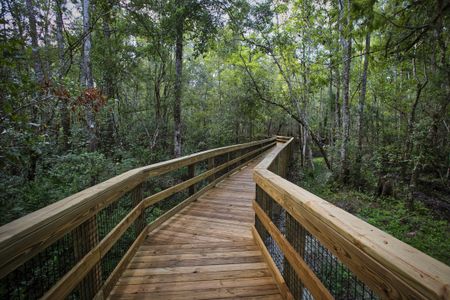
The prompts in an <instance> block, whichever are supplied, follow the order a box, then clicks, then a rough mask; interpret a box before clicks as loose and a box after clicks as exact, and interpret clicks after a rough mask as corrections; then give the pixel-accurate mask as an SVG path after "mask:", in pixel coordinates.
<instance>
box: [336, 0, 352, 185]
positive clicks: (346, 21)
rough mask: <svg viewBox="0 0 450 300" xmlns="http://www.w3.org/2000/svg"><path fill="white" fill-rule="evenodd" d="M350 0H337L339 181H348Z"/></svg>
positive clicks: (350, 49)
mask: <svg viewBox="0 0 450 300" xmlns="http://www.w3.org/2000/svg"><path fill="white" fill-rule="evenodd" d="M350 9H351V8H350V0H339V32H340V35H341V37H340V39H341V44H342V51H343V55H342V60H343V61H342V94H343V95H342V144H341V174H340V176H341V181H342V182H343V183H348V180H349V176H350V162H349V159H348V155H349V154H348V152H349V151H348V147H349V140H350V103H349V100H350V67H351V59H352V35H351V30H352V26H351V15H350Z"/></svg>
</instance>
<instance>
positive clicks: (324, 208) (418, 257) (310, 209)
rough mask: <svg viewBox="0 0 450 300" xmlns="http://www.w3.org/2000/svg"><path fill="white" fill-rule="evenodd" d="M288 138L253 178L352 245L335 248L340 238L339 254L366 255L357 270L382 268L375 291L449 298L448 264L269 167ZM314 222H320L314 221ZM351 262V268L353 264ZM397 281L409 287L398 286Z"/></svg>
mask: <svg viewBox="0 0 450 300" xmlns="http://www.w3.org/2000/svg"><path fill="white" fill-rule="evenodd" d="M290 142H292V139H290V140H288V141H286V143H285V144H282V145H280V144H278V145H277V146H276V147H274V148H273V149H272V151H271V153H269V154H268V155H267V156H266V157H265V159H264V160H263V161H261V162H260V163H259V164H258V166H257V167H256V168H255V170H254V179H255V182H256V183H257V184H258V185H259V186H260V187H261V188H263V189H264V190H265V191H266V192H267V193H268V194H269V195H270V196H271V197H272V198H273V199H274V200H276V201H277V202H278V203H279V204H280V205H281V206H282V207H283V208H285V209H286V211H288V212H290V213H291V215H292V214H293V213H294V215H293V217H294V218H296V219H297V218H299V214H300V213H298V212H299V211H301V213H302V214H308V215H309V216H310V217H311V218H310V219H308V222H310V223H311V224H312V225H311V226H315V225H320V227H321V228H322V230H326V231H327V233H328V234H332V235H333V236H334V237H335V239H342V240H345V241H346V242H348V245H351V246H352V247H354V249H356V250H355V251H356V252H353V253H352V252H348V251H349V249H339V247H340V246H339V245H338V244H336V245H335V246H334V247H335V248H336V249H330V250H334V252H335V253H338V254H340V255H337V256H338V257H340V256H344V255H347V256H351V257H350V258H349V259H350V260H355V259H357V258H356V257H354V255H356V253H359V254H358V255H361V256H362V257H363V258H364V257H365V259H366V260H365V261H364V260H362V264H361V265H359V266H356V267H357V268H359V273H360V274H363V273H364V272H367V273H370V272H373V271H374V270H375V269H377V270H384V271H385V272H384V273H376V274H370V275H369V276H368V278H369V277H370V278H372V280H373V278H377V282H373V281H372V282H368V285H369V286H372V287H373V286H374V285H378V286H377V290H378V291H380V290H383V289H386V291H385V293H384V295H390V296H395V298H401V297H403V296H404V295H408V294H409V295H411V292H412V293H413V295H414V296H419V297H423V298H435V299H450V267H448V266H447V265H445V264H444V263H442V262H440V261H438V260H436V259H434V258H432V257H430V256H428V255H426V254H425V253H423V252H421V251H419V250H417V249H416V248H414V247H412V246H410V245H408V244H406V243H404V242H402V241H400V240H398V239H396V238H395V237H393V236H391V235H389V234H388V233H386V232H384V231H382V230H380V229H378V228H376V227H374V226H372V225H370V224H368V223H366V222H365V221H363V220H361V219H359V218H358V217H355V216H354V215H352V214H350V213H348V212H346V211H344V210H343V209H340V208H338V207H336V206H334V205H333V204H331V203H329V202H328V201H326V200H324V199H322V198H320V197H318V196H316V195H314V194H312V193H310V192H308V191H306V190H304V189H303V188H301V187H299V186H297V185H295V184H293V183H291V182H289V181H288V180H286V179H284V178H282V177H281V176H278V175H277V174H275V173H273V172H271V171H270V170H268V168H269V166H270V165H271V164H272V163H273V162H274V161H275V159H276V158H277V156H278V155H279V154H280V153H281V152H282V151H283V149H284V148H285V147H287V146H288V144H289V143H290ZM295 214H297V215H295ZM317 222H319V223H320V224H314V223H317ZM325 234H326V233H325ZM341 246H342V244H341ZM340 258H342V257H340ZM350 267H351V268H353V269H354V268H355V265H354V266H350ZM364 279H366V278H364ZM369 280H371V279H369ZM396 283H398V286H396V285H395V284H396ZM400 286H404V287H407V288H408V289H410V291H409V292H408V291H406V290H401V289H402V288H401V287H400ZM392 289H393V290H392ZM395 289H398V290H397V291H395Z"/></svg>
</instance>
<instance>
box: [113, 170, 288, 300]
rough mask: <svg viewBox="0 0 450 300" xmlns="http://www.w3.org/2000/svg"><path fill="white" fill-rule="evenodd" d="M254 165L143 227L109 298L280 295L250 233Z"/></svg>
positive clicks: (234, 297) (268, 297)
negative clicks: (143, 233) (151, 225)
mask: <svg viewBox="0 0 450 300" xmlns="http://www.w3.org/2000/svg"><path fill="white" fill-rule="evenodd" d="M255 164H256V162H252V163H250V165H248V166H247V167H245V168H244V169H242V170H241V171H240V172H237V173H234V174H233V175H231V176H230V177H229V178H227V179H225V180H224V181H221V182H218V183H216V186H215V187H214V188H211V189H210V190H209V191H208V192H206V193H205V194H203V195H202V196H201V197H199V198H198V199H197V200H196V201H193V202H191V203H190V204H189V205H187V206H186V207H184V208H183V209H182V210H181V211H179V212H178V213H176V214H174V215H173V216H171V217H170V218H168V219H167V220H165V222H164V223H161V224H159V226H157V227H156V228H154V229H153V231H151V232H149V234H148V236H147V238H146V240H145V241H144V242H143V244H142V245H141V246H140V247H139V249H138V250H137V252H136V254H135V256H134V257H133V259H131V261H130V263H129V264H128V266H127V268H126V270H125V271H124V272H123V274H122V276H121V277H120V278H119V280H118V282H117V284H116V286H115V287H114V289H113V290H112V291H111V294H110V295H109V298H110V299H165V300H167V299H236V298H245V299H246V298H248V299H282V297H281V294H280V290H279V289H278V286H277V283H276V281H275V279H274V278H273V276H272V274H271V272H270V270H269V268H268V264H267V262H266V261H265V260H264V257H263V255H262V252H261V250H260V248H259V247H258V246H257V245H256V243H255V240H254V237H253V235H252V226H253V223H254V212H253V209H252V207H251V203H252V200H253V199H254V190H255V185H254V183H253V182H252V180H251V176H252V171H253V167H254V166H255ZM232 187H235V188H234V189H233V188H232Z"/></svg>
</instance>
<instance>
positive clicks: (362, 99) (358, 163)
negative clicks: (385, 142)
mask: <svg viewBox="0 0 450 300" xmlns="http://www.w3.org/2000/svg"><path fill="white" fill-rule="evenodd" d="M369 53H370V32H367V33H366V37H365V48H364V63H363V71H362V75H361V93H360V95H359V103H358V116H357V121H356V123H357V127H358V151H357V154H356V179H357V180H359V179H360V178H361V176H360V174H361V163H362V155H363V137H364V106H365V104H366V93H367V72H368V69H369Z"/></svg>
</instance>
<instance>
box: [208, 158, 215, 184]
mask: <svg viewBox="0 0 450 300" xmlns="http://www.w3.org/2000/svg"><path fill="white" fill-rule="evenodd" d="M215 165H216V164H215V160H214V157H211V158H208V170H212V169H214V167H215ZM216 178H217V176H216V174H213V175H211V176H209V178H208V183H211V182H213V181H214V180H216Z"/></svg>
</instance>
